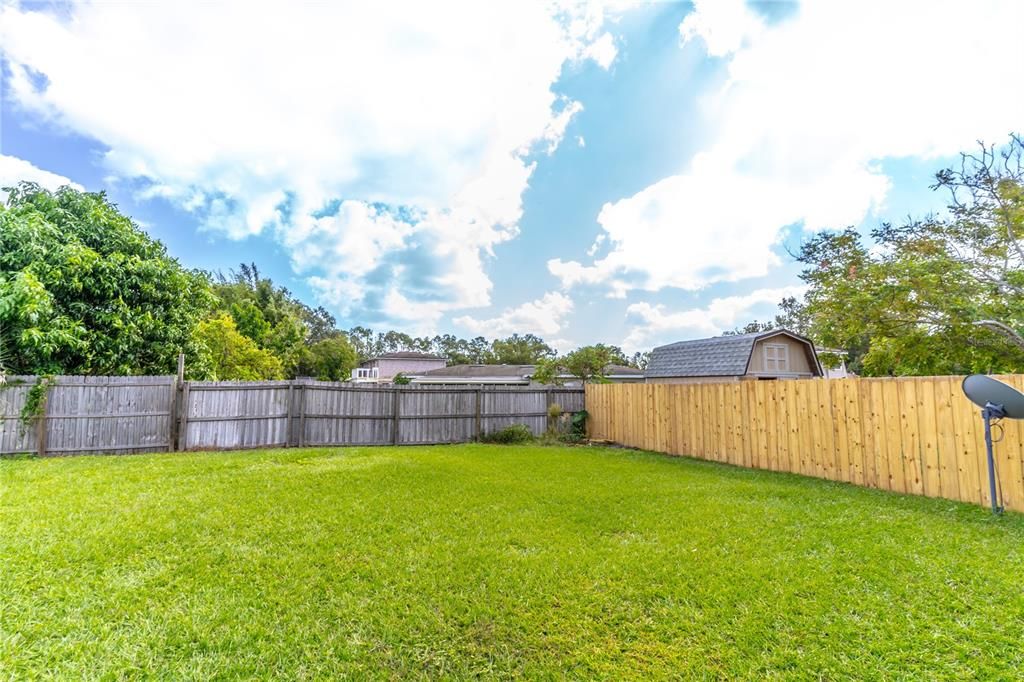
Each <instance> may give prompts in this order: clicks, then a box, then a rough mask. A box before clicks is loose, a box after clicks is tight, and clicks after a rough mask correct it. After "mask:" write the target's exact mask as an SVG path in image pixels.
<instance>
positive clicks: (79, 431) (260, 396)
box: [0, 377, 583, 455]
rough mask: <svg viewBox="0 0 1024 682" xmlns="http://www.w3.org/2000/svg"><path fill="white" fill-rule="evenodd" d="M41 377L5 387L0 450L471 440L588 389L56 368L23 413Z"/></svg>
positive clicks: (536, 417) (578, 404) (542, 422)
mask: <svg viewBox="0 0 1024 682" xmlns="http://www.w3.org/2000/svg"><path fill="white" fill-rule="evenodd" d="M35 385H36V377H8V383H7V384H6V385H5V386H4V387H2V388H0V454H11V453H18V452H35V453H38V454H40V455H49V454H71V453H82V452H110V453H127V452H149V451H154V450H175V449H179V450H218V449H238V448H258V447H289V446H315V445H391V444H393V445H420V444H430V443H457V442H464V441H471V440H475V439H477V438H479V437H480V436H481V435H483V434H487V433H490V432H492V431H495V430H497V429H500V428H502V427H504V426H508V425H509V424H516V423H518V424H525V425H526V426H528V427H529V428H530V430H531V431H532V432H533V433H534V434H540V433H542V432H543V431H544V430H545V429H546V428H547V425H548V419H547V410H548V408H549V407H550V406H551V405H552V404H554V403H558V404H559V405H560V406H561V407H562V409H563V410H564V411H565V412H570V413H571V412H577V411H579V410H582V409H583V390H582V389H578V388H555V387H545V386H527V387H459V386H454V387H450V386H360V385H352V384H344V383H334V382H320V381H305V380H296V381H266V382H234V381H223V382H208V381H176V379H175V377H54V378H53V379H52V380H50V382H49V383H48V387H47V390H46V399H45V402H44V403H43V405H42V409H40V410H38V411H37V413H36V414H34V415H31V416H30V417H29V418H28V419H22V408H23V407H24V405H25V401H26V400H27V398H28V396H29V392H30V391H31V390H32V387H33V386H35Z"/></svg>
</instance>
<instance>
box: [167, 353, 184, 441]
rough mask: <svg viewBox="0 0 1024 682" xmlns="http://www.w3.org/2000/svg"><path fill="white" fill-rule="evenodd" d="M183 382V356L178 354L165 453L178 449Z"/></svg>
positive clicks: (172, 385)
mask: <svg viewBox="0 0 1024 682" xmlns="http://www.w3.org/2000/svg"><path fill="white" fill-rule="evenodd" d="M184 381H185V354H184V353H178V371H177V372H176V373H175V376H174V379H172V380H171V410H170V411H171V418H170V422H171V423H170V434H169V437H168V439H167V451H168V452H174V451H175V450H176V449H177V447H178V415H179V414H180V413H181V405H180V402H181V388H182V384H183V383H184Z"/></svg>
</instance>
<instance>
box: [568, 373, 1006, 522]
mask: <svg viewBox="0 0 1024 682" xmlns="http://www.w3.org/2000/svg"><path fill="white" fill-rule="evenodd" d="M998 378H999V379H1000V380H1002V381H1005V382H1007V383H1009V384H1011V385H1013V386H1014V387H1015V388H1017V389H1019V390H1022V389H1024V375H1014V376H1005V377H998ZM962 380H963V377H915V378H886V379H831V380H826V379H808V380H795V381H738V382H727V383H715V384H677V385H664V384H605V385H588V386H587V387H586V394H587V397H586V404H587V411H588V412H589V414H590V422H589V426H590V429H589V430H590V436H591V438H598V439H607V440H610V441H613V442H616V443H621V444H623V445H629V446H634V447H639V448H643V449H646V450H656V451H660V452H665V453H670V454H675V455H688V456H692V457H698V458H700V459H707V460H714V461H717V462H726V463H729V464H735V465H738V466H745V467H753V468H757V469H769V470H772V471H788V472H793V473H798V474H804V475H807V476H815V477H818V478H826V479H830V480H834V481H845V482H849V483H855V484H857V485H863V486H868V487H874V488H882V489H885V490H893V491H897V492H902V493H912V494H915V495H925V496H928V497H943V498H947V499H951V500H961V501H964V502H973V503H978V504H983V505H988V504H990V500H989V489H988V473H987V464H986V458H985V442H984V430H983V426H982V421H981V418H980V416H979V410H978V408H977V407H975V406H974V405H973V404H972V403H971V402H970V401H968V400H967V398H965V397H964V395H963V392H962V391H961V389H960V383H961V381H962ZM1001 426H1002V440H1001V441H1000V442H998V443H997V444H996V446H995V459H996V467H997V471H998V473H999V481H1000V487H1001V489H1002V499H1003V503H1004V504H1005V505H1006V507H1007V508H1008V509H1015V510H1018V511H1024V421H1014V420H1010V419H1007V420H1004V421H1003V422H1002V424H1001ZM993 435H994V437H996V438H998V437H999V436H1000V433H999V431H998V429H997V430H996V431H995V432H994V434H993Z"/></svg>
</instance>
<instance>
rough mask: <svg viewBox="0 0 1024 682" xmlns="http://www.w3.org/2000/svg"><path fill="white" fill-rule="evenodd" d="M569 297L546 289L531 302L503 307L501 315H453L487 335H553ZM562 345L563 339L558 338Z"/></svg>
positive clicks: (568, 308)
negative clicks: (476, 317)
mask: <svg viewBox="0 0 1024 682" xmlns="http://www.w3.org/2000/svg"><path fill="white" fill-rule="evenodd" d="M572 307H573V306H572V299H570V298H569V297H568V296H566V295H565V294H563V293H560V292H558V291H550V292H548V293H546V294H544V295H543V296H542V297H540V298H538V299H537V300H535V301H529V302H527V303H523V304H522V305H520V306H516V307H515V308H506V309H505V310H503V311H502V313H501V315H499V316H497V317H493V318H491V319H487V320H478V319H475V318H473V317H470V316H468V315H465V316H462V317H457V318H455V320H454V322H455V324H458V325H461V326H463V327H465V328H466V329H468V330H470V331H471V332H473V333H474V334H482V335H484V336H488V337H497V336H507V335H509V334H515V333H520V334H523V333H532V334H538V335H540V336H544V335H551V334H557V333H558V332H559V331H561V329H562V325H563V324H564V323H565V318H566V317H567V316H568V315H569V313H571V312H572ZM559 341H561V342H562V343H563V345H565V344H566V343H567V342H566V341H565V340H564V339H559Z"/></svg>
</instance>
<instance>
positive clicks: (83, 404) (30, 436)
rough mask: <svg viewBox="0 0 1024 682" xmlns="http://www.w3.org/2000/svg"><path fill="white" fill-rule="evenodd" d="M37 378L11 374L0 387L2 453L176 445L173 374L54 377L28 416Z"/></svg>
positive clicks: (112, 450)
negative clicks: (24, 416) (25, 411)
mask: <svg viewBox="0 0 1024 682" xmlns="http://www.w3.org/2000/svg"><path fill="white" fill-rule="evenodd" d="M36 382H37V378H36V377H32V376H12V377H7V379H6V383H5V384H4V386H2V387H0V454H10V453H16V452H36V453H38V454H55V455H56V454H71V453H76V452H78V453H84V452H110V453H128V452H153V451H159V450H168V449H170V448H171V446H172V428H173V425H174V414H173V412H174V406H175V392H176V391H175V380H174V377H173V376H160V377H81V376H57V377H53V378H51V379H50V380H49V381H47V382H46V392H45V396H44V397H43V400H42V402H41V404H40V406H39V409H38V410H36V413H35V414H33V415H28V417H29V418H28V419H24V420H23V419H22V414H21V413H22V408H23V407H24V406H25V402H26V401H27V400H28V398H29V393H30V392H31V391H32V389H33V387H34V386H35V385H36Z"/></svg>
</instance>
